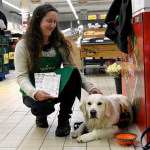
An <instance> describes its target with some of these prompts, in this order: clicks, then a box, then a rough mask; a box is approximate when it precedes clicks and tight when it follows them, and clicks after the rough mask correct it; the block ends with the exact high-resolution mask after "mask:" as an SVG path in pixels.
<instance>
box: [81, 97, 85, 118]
mask: <svg viewBox="0 0 150 150" xmlns="http://www.w3.org/2000/svg"><path fill="white" fill-rule="evenodd" d="M80 110H81V111H82V112H83V116H84V117H85V116H86V99H83V101H82V105H81V106H80Z"/></svg>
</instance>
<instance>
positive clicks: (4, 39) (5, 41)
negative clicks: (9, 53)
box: [0, 35, 9, 45]
mask: <svg viewBox="0 0 150 150" xmlns="http://www.w3.org/2000/svg"><path fill="white" fill-rule="evenodd" d="M8 39H9V37H8V36H4V35H1V36H0V44H1V45H4V44H8Z"/></svg>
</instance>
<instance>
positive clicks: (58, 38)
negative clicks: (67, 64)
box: [22, 4, 72, 68]
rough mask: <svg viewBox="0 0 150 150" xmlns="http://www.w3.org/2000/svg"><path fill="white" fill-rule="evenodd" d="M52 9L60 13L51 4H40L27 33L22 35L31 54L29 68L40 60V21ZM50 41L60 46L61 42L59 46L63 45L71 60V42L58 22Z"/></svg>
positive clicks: (41, 40)
mask: <svg viewBox="0 0 150 150" xmlns="http://www.w3.org/2000/svg"><path fill="white" fill-rule="evenodd" d="M50 11H54V12H56V13H58V11H57V9H56V8H54V7H53V6H52V5H51V4H44V5H40V6H38V7H37V8H36V9H35V10H34V12H33V16H32V17H31V19H30V21H29V25H28V28H27V31H26V33H25V35H24V36H23V37H22V39H25V41H26V44H27V50H28V52H29V56H30V59H29V68H33V66H34V65H35V64H37V62H38V60H39V56H40V55H41V53H42V49H43V43H42V42H43V38H42V32H41V29H40V23H41V21H42V19H43V17H44V16H46V14H47V13H48V12H50ZM49 41H50V42H51V45H52V46H56V45H57V46H58V43H59V46H58V48H59V47H63V49H64V54H65V57H66V59H67V60H68V61H70V60H69V55H70V51H72V46H71V43H70V42H69V41H68V40H66V39H65V37H64V35H63V34H62V32H61V31H60V29H59V27H58V24H57V23H56V27H55V29H54V30H53V32H52V34H51V35H50V36H49Z"/></svg>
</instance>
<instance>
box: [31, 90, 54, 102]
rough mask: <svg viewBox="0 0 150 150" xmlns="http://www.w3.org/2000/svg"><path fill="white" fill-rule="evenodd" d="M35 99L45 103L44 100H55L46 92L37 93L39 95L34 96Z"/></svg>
mask: <svg viewBox="0 0 150 150" xmlns="http://www.w3.org/2000/svg"><path fill="white" fill-rule="evenodd" d="M34 98H35V99H36V100H39V101H43V100H46V99H49V98H52V99H54V97H53V96H51V95H50V94H48V93H46V92H44V91H40V90H39V91H37V93H36V94H35V95H34Z"/></svg>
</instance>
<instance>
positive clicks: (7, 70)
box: [2, 64, 9, 73]
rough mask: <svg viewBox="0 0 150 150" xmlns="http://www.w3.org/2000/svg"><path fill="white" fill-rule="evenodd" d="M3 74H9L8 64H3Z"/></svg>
mask: <svg viewBox="0 0 150 150" xmlns="http://www.w3.org/2000/svg"><path fill="white" fill-rule="evenodd" d="M2 66H3V73H5V72H9V64H3V65H2Z"/></svg>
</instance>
